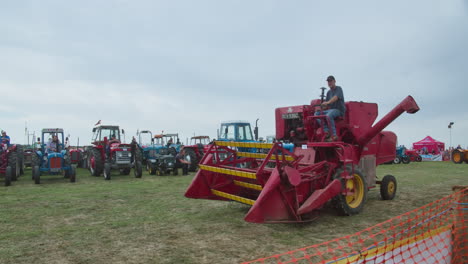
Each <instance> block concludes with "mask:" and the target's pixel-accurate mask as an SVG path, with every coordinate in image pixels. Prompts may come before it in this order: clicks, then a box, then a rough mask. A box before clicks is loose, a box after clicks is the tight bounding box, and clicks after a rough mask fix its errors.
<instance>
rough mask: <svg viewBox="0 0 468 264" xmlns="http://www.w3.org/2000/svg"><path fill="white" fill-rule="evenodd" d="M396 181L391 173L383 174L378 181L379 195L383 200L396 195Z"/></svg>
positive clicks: (390, 198) (391, 198)
mask: <svg viewBox="0 0 468 264" xmlns="http://www.w3.org/2000/svg"><path fill="white" fill-rule="evenodd" d="M396 190H397V182H396V179H395V177H393V176H392V175H385V176H384V177H383V179H382V181H381V182H380V196H382V199H383V200H393V198H395V195H396Z"/></svg>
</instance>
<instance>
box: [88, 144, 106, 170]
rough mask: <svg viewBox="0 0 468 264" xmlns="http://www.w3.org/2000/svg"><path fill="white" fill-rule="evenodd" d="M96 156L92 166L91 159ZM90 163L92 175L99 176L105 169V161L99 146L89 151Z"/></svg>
mask: <svg viewBox="0 0 468 264" xmlns="http://www.w3.org/2000/svg"><path fill="white" fill-rule="evenodd" d="M92 157H94V168H92V167H91V164H92V163H91V159H92ZM88 164H89V171H90V172H91V175H93V176H96V177H97V176H99V175H101V173H102V172H103V170H104V162H103V160H102V157H101V153H100V151H99V149H97V148H92V149H90V150H89V153H88Z"/></svg>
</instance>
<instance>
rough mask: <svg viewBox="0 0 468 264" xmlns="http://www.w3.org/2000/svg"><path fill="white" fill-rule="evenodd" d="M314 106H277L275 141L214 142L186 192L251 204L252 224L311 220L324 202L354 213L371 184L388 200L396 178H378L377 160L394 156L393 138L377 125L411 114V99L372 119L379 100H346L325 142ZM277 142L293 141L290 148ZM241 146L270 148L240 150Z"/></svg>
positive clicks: (413, 108)
mask: <svg viewBox="0 0 468 264" xmlns="http://www.w3.org/2000/svg"><path fill="white" fill-rule="evenodd" d="M317 105H320V100H313V101H312V102H311V104H310V105H299V106H290V107H282V108H277V109H276V111H275V115H276V139H277V140H278V142H275V143H255V142H221V141H215V142H214V144H212V145H211V146H210V148H209V150H208V151H207V152H206V153H205V155H204V156H203V158H202V159H201V161H200V164H199V167H200V170H199V171H198V172H197V174H196V176H195V178H194V179H193V181H192V183H191V184H190V186H189V188H188V189H187V191H186V193H185V196H186V197H188V198H198V199H211V200H225V201H237V202H240V203H244V204H248V205H251V206H252V207H251V208H250V210H249V212H248V213H247V215H246V216H245V220H246V221H249V222H255V223H264V222H304V221H310V220H313V219H314V218H315V217H316V216H317V213H318V209H321V208H322V207H324V206H325V204H326V203H328V202H329V201H330V202H331V204H332V205H333V206H334V207H335V208H336V209H337V210H338V211H339V213H341V214H343V215H353V214H357V213H359V212H361V210H363V207H364V203H365V201H366V199H367V193H368V191H369V189H371V188H375V187H376V184H379V185H380V193H381V196H382V199H385V200H389V199H393V198H394V196H395V194H396V188H397V184H396V179H395V177H394V176H392V175H386V176H384V177H383V178H382V179H381V180H378V179H377V175H376V167H377V166H378V165H380V164H382V163H385V162H388V161H391V160H393V159H394V158H395V150H396V149H395V148H396V142H397V137H396V135H395V133H393V132H390V131H382V130H383V129H384V128H385V127H387V126H388V125H389V124H390V123H391V122H392V121H393V120H395V119H396V118H397V117H398V116H400V115H401V114H402V113H403V112H405V111H406V112H407V113H416V112H417V111H418V110H419V107H418V105H417V104H416V102H415V101H414V99H413V98H412V97H411V96H408V97H407V98H405V99H404V100H403V101H402V102H401V103H400V104H398V105H397V106H396V107H395V108H394V109H393V110H391V111H390V112H389V113H388V114H387V115H385V116H384V117H383V118H382V119H381V120H380V121H378V122H377V123H375V124H374V121H375V120H376V118H377V113H378V111H377V109H378V107H377V104H375V103H365V102H346V109H347V111H346V114H345V116H344V117H342V118H339V119H338V120H336V123H335V124H336V130H337V136H338V140H336V141H332V142H325V138H326V134H325V133H324V130H323V129H322V127H321V126H320V125H319V122H317V120H320V121H321V124H324V122H327V123H328V124H329V120H328V117H327V116H326V115H318V116H315V115H314V113H315V112H316V111H317V110H319V109H317ZM373 124H374V125H373ZM291 131H293V132H294V133H291ZM292 137H294V138H292ZM282 142H293V143H294V147H293V148H292V150H291V151H289V150H288V149H286V148H285V147H284V146H283V143H282ZM285 145H286V144H285ZM246 148H256V149H258V150H260V149H267V150H268V152H267V153H266V154H264V153H261V151H258V152H257V153H252V152H245V151H242V149H246ZM220 153H223V154H224V153H228V154H227V155H223V156H221V155H219V154H220ZM245 164H247V166H245ZM242 165H243V166H242Z"/></svg>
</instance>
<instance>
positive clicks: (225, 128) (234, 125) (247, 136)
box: [218, 121, 255, 142]
mask: <svg viewBox="0 0 468 264" xmlns="http://www.w3.org/2000/svg"><path fill="white" fill-rule="evenodd" d="M218 140H219V141H239V142H253V141H255V139H254V137H253V134H252V129H251V127H250V123H249V122H248V121H226V122H222V123H221V128H220V130H219V131H218Z"/></svg>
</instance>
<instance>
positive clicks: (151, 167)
mask: <svg viewBox="0 0 468 264" xmlns="http://www.w3.org/2000/svg"><path fill="white" fill-rule="evenodd" d="M148 164H149V174H151V175H155V174H156V165H155V164H154V163H152V162H148Z"/></svg>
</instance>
